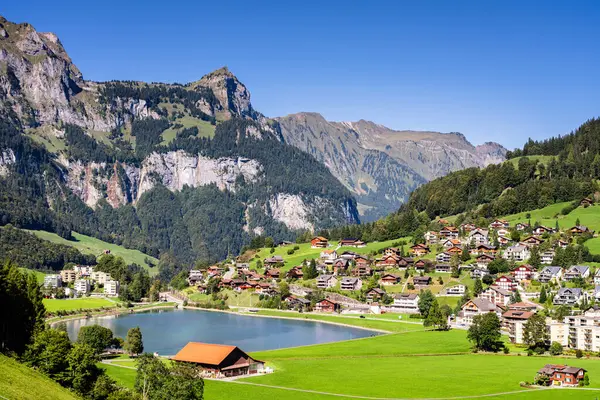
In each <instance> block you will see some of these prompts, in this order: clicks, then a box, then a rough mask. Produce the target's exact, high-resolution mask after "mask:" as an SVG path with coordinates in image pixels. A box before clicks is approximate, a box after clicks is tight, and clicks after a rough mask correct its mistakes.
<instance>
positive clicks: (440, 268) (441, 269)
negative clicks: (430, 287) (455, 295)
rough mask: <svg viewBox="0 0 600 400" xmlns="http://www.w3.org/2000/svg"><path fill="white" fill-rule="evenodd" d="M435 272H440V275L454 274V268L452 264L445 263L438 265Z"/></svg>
mask: <svg viewBox="0 0 600 400" xmlns="http://www.w3.org/2000/svg"><path fill="white" fill-rule="evenodd" d="M435 272H438V273H449V272H452V266H450V264H445V263H440V264H436V265H435Z"/></svg>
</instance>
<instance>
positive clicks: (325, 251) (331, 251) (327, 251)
mask: <svg viewBox="0 0 600 400" xmlns="http://www.w3.org/2000/svg"><path fill="white" fill-rule="evenodd" d="M321 253H325V254H332V253H335V250H323V251H322V252H321Z"/></svg>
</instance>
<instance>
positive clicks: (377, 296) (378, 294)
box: [365, 288, 385, 303]
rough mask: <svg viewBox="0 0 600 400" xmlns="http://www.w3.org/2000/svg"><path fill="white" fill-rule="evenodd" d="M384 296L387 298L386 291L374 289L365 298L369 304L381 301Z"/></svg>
mask: <svg viewBox="0 0 600 400" xmlns="http://www.w3.org/2000/svg"><path fill="white" fill-rule="evenodd" d="M383 296H385V290H382V289H379V288H372V289H369V291H367V293H365V297H366V299H367V303H372V302H374V301H380V300H381V299H382V298H383Z"/></svg>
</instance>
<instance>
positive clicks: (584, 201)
mask: <svg viewBox="0 0 600 400" xmlns="http://www.w3.org/2000/svg"><path fill="white" fill-rule="evenodd" d="M593 203H594V201H593V200H592V199H590V198H589V197H584V198H583V199H581V201H580V202H579V206H580V207H589V206H591V205H592V204H593Z"/></svg>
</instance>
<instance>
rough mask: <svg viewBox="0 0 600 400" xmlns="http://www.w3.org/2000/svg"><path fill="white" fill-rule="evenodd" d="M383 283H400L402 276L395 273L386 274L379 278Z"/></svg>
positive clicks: (387, 284)
mask: <svg viewBox="0 0 600 400" xmlns="http://www.w3.org/2000/svg"><path fill="white" fill-rule="evenodd" d="M379 283H380V284H381V285H385V286H390V285H396V284H398V283H400V277H399V276H398V275H394V274H384V275H383V276H382V277H381V279H380V280H379Z"/></svg>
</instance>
